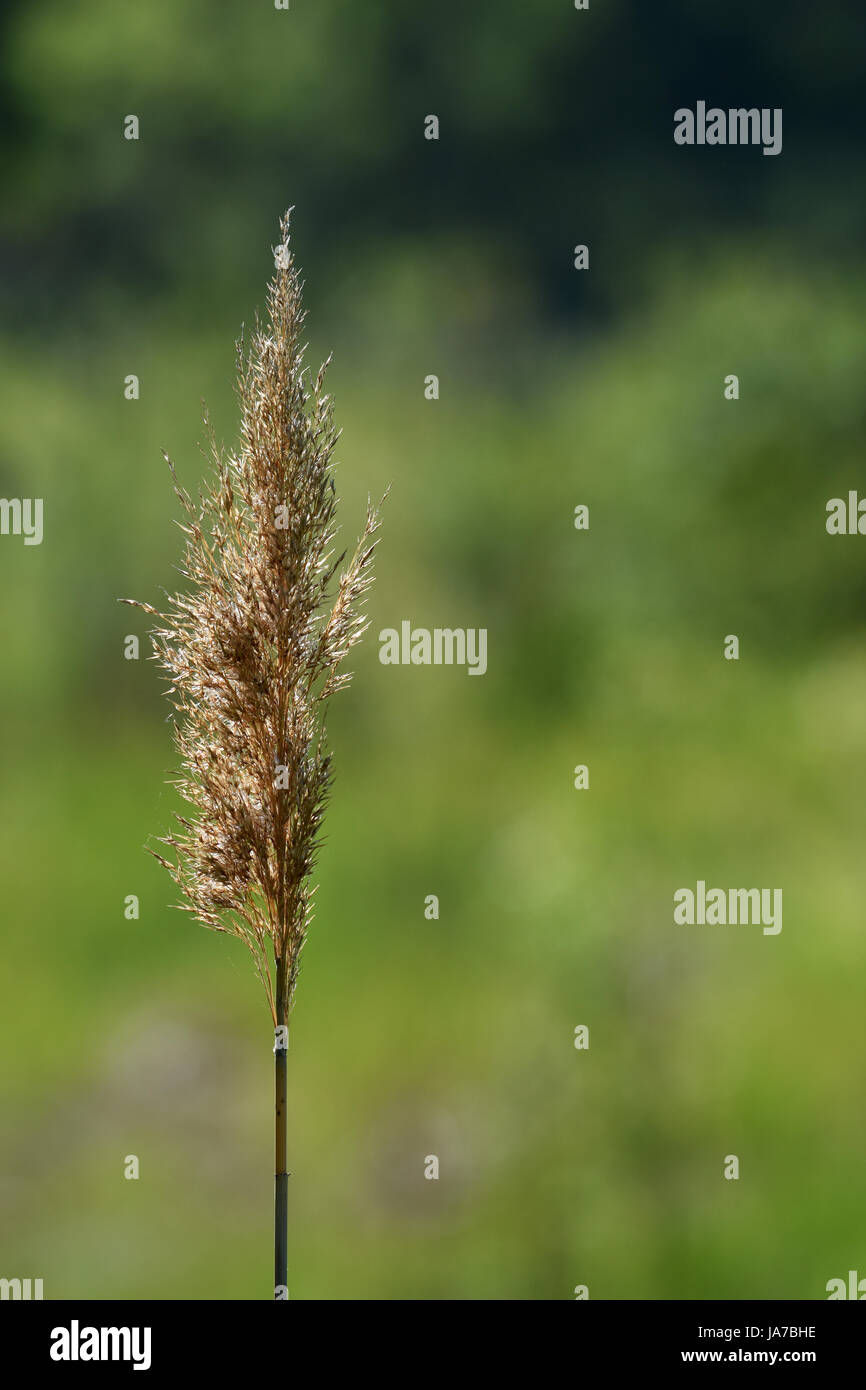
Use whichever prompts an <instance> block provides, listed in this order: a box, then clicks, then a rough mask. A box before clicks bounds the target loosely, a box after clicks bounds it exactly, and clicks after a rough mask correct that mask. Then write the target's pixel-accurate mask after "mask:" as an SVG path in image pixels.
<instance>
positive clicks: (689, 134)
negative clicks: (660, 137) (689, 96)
mask: <svg viewBox="0 0 866 1390" xmlns="http://www.w3.org/2000/svg"><path fill="white" fill-rule="evenodd" d="M674 140H675V141H676V143H677V144H678V145H763V147H764V154H781V152H782V108H781V106H775V107H772V108H771V107H769V106H762V107H761V108H760V110H759V109H758V108H757V106H751V107H748V108H746V107H742V106H738V107H731V108H730V109H729V110H727V111H723V110H722V108H721V107H720V106H711V107H710V108H709V110H707V103H706V102H705V101H699V102H698V104H697V106H696V108H695V110H694V111H692V109H691V107H688V106H681V107H680V108H679V110H678V111H675V112H674Z"/></svg>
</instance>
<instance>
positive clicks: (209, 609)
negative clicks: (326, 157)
mask: <svg viewBox="0 0 866 1390" xmlns="http://www.w3.org/2000/svg"><path fill="white" fill-rule="evenodd" d="M280 244H281V248H285V250H284V251H283V253H282V254H280V255H278V256H276V257H275V264H276V269H275V272H274V275H273V278H272V279H271V282H270V284H269V286H268V294H267V318H266V322H265V323H264V324H263V325H262V324H260V323H258V322H257V323H256V325H255V329H254V331H253V334H252V338H251V341H250V344H249V348H248V350H245V349H244V345H243V342H242V341H241V342H240V343H239V344H238V395H239V399H240V405H241V429H240V447H239V449H238V451H237V453H229V454H228V455H225V454H224V453H223V452H222V451H221V450H219V449H218V448H217V446H216V443H215V441H214V437H213V432H212V431H209V440H210V457H211V461H212V465H213V476H212V478H211V479H210V481H209V482H208V483H207V484H206V485H205V487H204V489H203V491H202V493H201V494H200V496H199V499H198V502H197V503H196V502H194V501H193V500H192V498H191V497H190V496H189V494H188V493H187V492H186V491H185V490H184V489H183V488H182V487H181V486H180V485H179V483H178V481H177V478H176V476H175V473H174V468H173V467H172V465H171V461H170V460H169V459H168V456H167V455H166V460H167V462H168V463H169V467H171V469H172V476H173V478H174V482H175V491H176V493H177V496H178V498H179V500H180V503H181V506H182V509H183V514H184V522H183V525H182V530H183V531H184V534H185V536H186V546H185V555H184V561H183V566H182V570H181V572H182V574H183V575H184V577H185V578H186V580H187V581H188V584H189V589H188V592H186V593H178V594H175V595H174V596H173V597H172V598H171V599H169V601H168V605H167V610H166V612H165V613H158V612H157V611H156V610H155V609H153V608H151V607H150V606H149V605H147V604H137V605H136V606H138V607H141V608H143V609H144V610H145V611H146V612H148V613H151V614H154V615H155V616H156V617H157V618H158V620H159V625H158V627H157V628H156V629H155V631H154V633H153V634H152V636H153V643H154V650H155V654H156V658H157V660H158V661H159V663H160V665H161V666H162V667H163V669H164V670H165V671H166V673H167V674H168V676H169V678H170V682H171V688H170V691H169V694H170V696H171V698H172V700H173V704H174V706H175V711H176V720H175V736H176V743H177V748H178V751H179V754H180V759H181V772H180V775H179V777H178V780H177V786H178V787H179V789H180V791H181V793H182V795H183V797H184V799H185V800H186V802H187V803H188V804H189V807H190V808H191V813H190V816H189V817H186V816H184V817H178V828H177V830H176V831H175V832H173V833H172V834H169V835H167V836H166V837H165V838H164V839H163V840H162V841H161V843H162V844H164V845H165V846H167V847H168V848H169V849H170V850H171V851H172V852H173V857H172V858H166V857H163V856H162V855H157V856H156V857H157V858H158V859H159V860H160V862H161V863H162V864H164V865H165V867H166V868H167V869H169V871H170V872H171V874H172V875H173V877H174V879H175V882H176V883H177V885H178V887H179V888H180V890H181V893H182V894H183V897H184V898H185V902H184V903H183V904H182V905H183V906H184V908H185V909H186V910H187V911H189V912H192V913H193V914H194V916H195V917H196V918H197V919H198V920H199V921H200V922H202V923H204V925H205V926H207V927H210V928H212V929H214V930H216V931H225V932H230V933H232V934H233V935H235V936H238V937H240V938H241V939H242V940H244V941H245V942H246V943H247V945H248V946H249V947H250V949H251V951H252V953H253V957H254V959H255V962H256V967H257V969H258V972H259V974H260V976H261V978H262V982H263V984H264V986H265V990H266V993H267V997H268V1002H269V1005H270V1008H271V1013H272V1015H273V1017H274V1021H275V1022H277V1021H280V1022H284V1021H285V1019H284V1018H280V1019H279V1020H278V1019H277V1011H278V1008H279V1011H280V1013H283V1012H285V1013H286V1015H287V1013H288V1007H289V1004H290V1001H291V997H292V993H293V991H294V986H295V982H296V978H297V971H298V962H299V957H300V952H301V948H302V946H303V941H304V937H305V935H306V931H307V927H308V925H309V921H310V917H311V896H312V892H311V888H310V882H309V880H310V875H311V873H312V870H313V867H314V864H315V858H316V850H317V846H318V841H319V832H320V828H321V823H322V817H323V814H324V809H325V804H326V801H327V795H328V788H329V784H330V777H331V760H330V755H329V754H328V753H327V751H326V749H325V745H324V712H325V705H326V702H327V701H328V699H329V698H330V696H331V695H332V694H334V693H335V692H336V691H337V690H340V689H343V688H344V687H345V686H346V685H347V684H348V681H349V679H350V677H349V673H348V672H346V671H345V670H343V669H341V668H342V666H343V663H344V661H345V658H346V657H347V655H348V653H349V652H350V650H351V649H352V647H353V646H354V645H355V643H356V642H357V641H358V640H359V639H360V637H361V636H362V635H363V633H364V631H365V630H366V627H367V620H366V618H365V617H364V615H363V612H362V605H363V599H364V595H365V593H366V590H367V589H368V587H369V585H370V583H371V582H372V577H373V567H372V561H373V553H374V550H375V547H376V543H377V542H376V539H375V536H376V532H377V530H378V528H379V514H378V511H377V510H375V509H374V508H372V507H371V506H370V505H369V504H368V508H367V516H366V522H365V525H364V529H363V533H362V535H361V538H360V540H359V542H358V545H357V547H356V550H355V552H354V555H353V556H352V557H351V559H350V560H349V562H348V564H345V565H344V563H343V562H344V560H345V555H341V556H338V557H337V558H335V557H334V553H333V546H334V541H335V537H336V529H337V528H336V523H335V516H336V509H337V495H336V488H335V485H334V477H333V465H332V454H333V450H334V446H335V444H336V441H337V438H338V431H336V430H335V428H334V423H333V404H332V401H331V397H330V396H329V395H328V394H327V393H326V392H325V389H324V382H325V371H326V368H327V365H328V363H327V362H326V363H324V364H323V366H322V367H321V368H320V369H319V371H318V373H317V375H316V376H315V378H313V377H312V376H311V374H310V372H309V370H308V369H307V368H305V367H304V353H305V344H304V343H303V342H302V340H301V336H300V334H301V328H302V326H303V322H304V312H303V309H302V306H301V289H302V286H301V281H300V278H299V275H298V271H297V268H296V266H295V263H294V259H293V257H292V256H291V254H290V252H289V251H288V245H289V214H288V213H287V214H286V215H285V217H284V218H283V219H282V220H281V223H280ZM205 422H206V424H207V418H206V421H205ZM341 566H342V568H341ZM271 953H272V954H273V957H274V961H275V963H276V967H277V981H278V990H277V993H275V990H274V984H273V981H272V976H271V969H270V955H271ZM280 981H282V986H281V988H280V986H279V982H280ZM278 994H280V995H281V998H278V997H277V995H278Z"/></svg>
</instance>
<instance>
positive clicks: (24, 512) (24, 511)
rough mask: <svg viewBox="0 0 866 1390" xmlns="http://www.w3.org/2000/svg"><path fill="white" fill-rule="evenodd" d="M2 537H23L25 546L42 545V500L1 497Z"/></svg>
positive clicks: (0, 533)
mask: <svg viewBox="0 0 866 1390" xmlns="http://www.w3.org/2000/svg"><path fill="white" fill-rule="evenodd" d="M0 535H2V536H9V535H12V536H23V537H24V544H25V545H41V544H42V498H41V497H0Z"/></svg>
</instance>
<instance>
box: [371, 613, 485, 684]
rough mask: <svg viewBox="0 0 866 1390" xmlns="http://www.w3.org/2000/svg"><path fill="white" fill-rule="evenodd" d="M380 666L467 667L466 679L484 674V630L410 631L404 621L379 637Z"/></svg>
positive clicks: (483, 628)
mask: <svg viewBox="0 0 866 1390" xmlns="http://www.w3.org/2000/svg"><path fill="white" fill-rule="evenodd" d="M379 644H380V645H379V660H380V661H381V663H382V665H383V666H468V668H469V674H470V676H483V675H484V672H485V671H486V670H487V628H486V627H479V628H474V627H468V628H462V627H455V628H451V627H436V628H434V629H433V631H432V632H431V631H429V630H428V629H427V628H426V627H416V628H414V629H413V627H412V624H411V623H410V622H409V621H408V619H404V621H403V622H402V623H401V624H400V631H399V632H398V631H397V629H396V628H395V627H386V628H383V629H382V631H381V632H380V633H379Z"/></svg>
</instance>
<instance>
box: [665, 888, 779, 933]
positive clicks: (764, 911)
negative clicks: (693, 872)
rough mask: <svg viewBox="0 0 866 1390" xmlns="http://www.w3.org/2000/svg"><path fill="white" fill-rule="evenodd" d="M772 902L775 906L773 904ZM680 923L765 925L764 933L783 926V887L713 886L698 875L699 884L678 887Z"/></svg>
mask: <svg viewBox="0 0 866 1390" xmlns="http://www.w3.org/2000/svg"><path fill="white" fill-rule="evenodd" d="M771 903H772V907H771ZM674 922H675V923H676V924H677V926H694V925H695V923H697V924H698V926H701V927H703V926H708V927H727V926H730V927H736V926H763V928H764V936H777V935H778V933H779V932H780V931H781V930H782V890H781V888H728V889H725V888H711V889H710V890H709V892H708V891H707V885H706V883H705V882H704V880H703V879H702V878H701V879H698V883H697V888H696V890H695V892H692V890H691V888H678V889H677V890H676V892H675V893H674Z"/></svg>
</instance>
